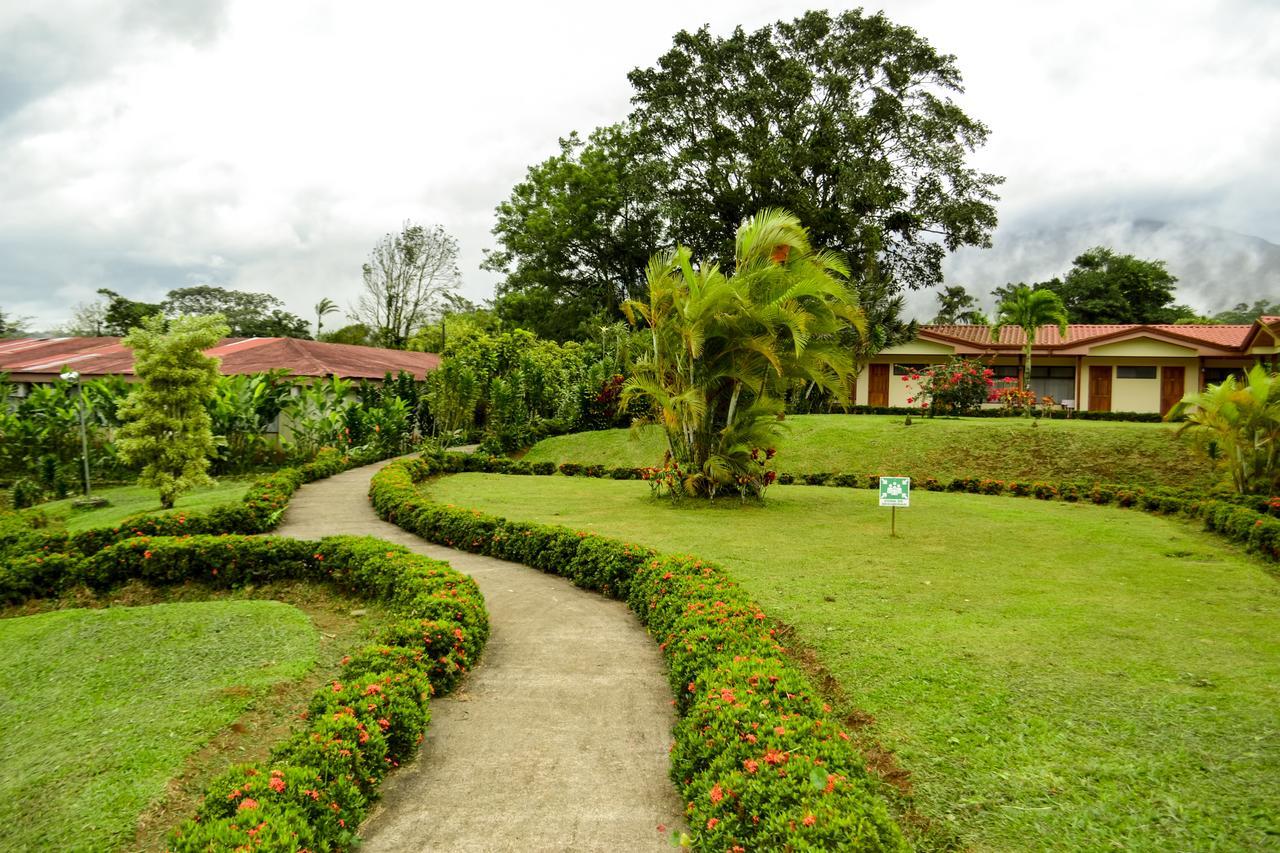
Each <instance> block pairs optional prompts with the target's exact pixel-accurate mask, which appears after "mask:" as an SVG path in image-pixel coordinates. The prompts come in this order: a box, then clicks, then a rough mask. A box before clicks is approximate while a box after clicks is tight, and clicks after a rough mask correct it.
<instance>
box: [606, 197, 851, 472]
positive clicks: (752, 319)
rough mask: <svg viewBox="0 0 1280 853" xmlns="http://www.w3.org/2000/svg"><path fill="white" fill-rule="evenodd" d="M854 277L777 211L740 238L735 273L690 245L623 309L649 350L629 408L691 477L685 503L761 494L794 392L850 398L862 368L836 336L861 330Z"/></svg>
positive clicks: (670, 256)
mask: <svg viewBox="0 0 1280 853" xmlns="http://www.w3.org/2000/svg"><path fill="white" fill-rule="evenodd" d="M848 275H849V271H848V268H847V267H846V266H845V264H844V262H843V261H842V260H840V259H839V258H838V257H836V256H835V255H833V254H831V253H828V252H823V251H815V250H814V249H813V248H812V247H811V246H810V245H809V237H808V233H807V232H806V230H805V229H804V227H803V226H802V225H801V224H800V221H799V220H798V219H797V218H796V217H795V216H793V215H792V214H790V213H786V212H784V211H780V210H766V211H763V212H761V213H759V214H757V215H756V216H753V217H751V218H750V219H748V220H747V221H746V222H745V223H743V225H742V226H741V227H740V228H739V229H738V233H737V242H736V247H735V254H734V271H733V273H732V274H731V275H726V274H725V273H723V272H721V270H720V268H719V267H718V266H717V265H715V264H712V263H704V264H701V265H698V266H695V265H694V261H693V257H692V254H691V253H690V251H689V250H688V249H687V248H684V247H678V248H676V249H675V250H674V251H671V252H667V253H664V254H661V255H655V256H654V257H653V258H652V259H651V260H650V262H649V265H648V267H647V268H646V272H645V278H646V281H647V285H648V300H647V301H643V302H641V301H629V302H627V303H626V304H625V305H624V306H623V310H624V312H625V313H626V315H627V319H628V320H629V321H630V322H631V323H632V324H633V325H636V326H642V327H643V328H644V330H645V332H646V334H647V337H648V340H649V341H650V342H651V345H650V348H649V350H648V351H647V352H646V353H645V354H644V355H643V356H641V357H640V358H638V359H637V361H636V363H635V365H634V368H633V372H632V375H631V378H630V379H628V380H627V382H626V384H625V385H624V386H623V394H622V401H623V405H628V404H629V403H631V402H632V401H642V402H643V403H644V404H646V405H647V406H648V407H650V408H651V412H652V419H653V420H654V421H655V422H657V423H658V424H660V425H661V426H662V428H663V431H664V433H665V435H666V438H667V452H668V453H669V454H670V457H671V459H672V461H673V462H674V463H675V465H676V466H677V467H678V469H679V470H680V471H681V472H683V474H684V476H685V482H684V484H683V488H682V489H681V493H682V494H689V495H696V496H700V497H714V496H715V494H716V493H717V492H718V491H720V490H726V491H736V492H739V493H741V494H744V495H755V494H756V492H755V491H754V489H755V484H756V483H757V482H758V479H757V478H756V477H755V476H754V474H755V472H754V470H753V468H754V460H753V459H752V456H751V454H752V451H755V450H758V449H761V448H767V447H770V446H772V444H773V441H772V437H773V433H774V431H775V430H776V429H777V418H776V416H777V415H778V414H779V413H781V412H782V409H783V403H782V400H783V395H784V394H785V393H786V390H787V388H788V387H789V386H790V385H791V384H792V383H793V382H795V381H798V380H804V381H808V382H811V383H813V384H814V385H816V386H817V387H819V388H821V389H823V390H824V391H827V392H830V393H832V394H834V395H836V396H837V397H840V398H842V399H847V398H848V395H849V388H850V387H851V380H852V377H853V376H854V365H853V359H852V355H851V353H850V352H849V350H848V348H847V347H845V346H843V345H842V343H841V341H840V333H841V332H842V331H844V330H846V329H849V328H855V329H863V328H865V324H864V317H863V314H862V312H861V311H860V310H859V308H858V305H857V299H856V296H855V295H854V293H853V291H852V290H851V289H850V287H849V286H848V284H847V279H848Z"/></svg>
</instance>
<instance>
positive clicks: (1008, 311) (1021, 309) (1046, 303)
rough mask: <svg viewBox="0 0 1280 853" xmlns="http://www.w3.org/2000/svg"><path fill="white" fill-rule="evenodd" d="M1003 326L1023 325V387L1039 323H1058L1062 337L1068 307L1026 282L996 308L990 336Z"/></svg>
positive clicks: (1048, 324)
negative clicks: (1030, 286) (1024, 340)
mask: <svg viewBox="0 0 1280 853" xmlns="http://www.w3.org/2000/svg"><path fill="white" fill-rule="evenodd" d="M1005 326H1015V327H1017V328H1019V329H1022V334H1023V335H1024V336H1025V338H1026V342H1025V343H1024V344H1023V345H1022V377H1021V381H1020V382H1019V383H1018V387H1019V388H1020V389H1021V390H1023V391H1026V390H1027V383H1028V381H1029V380H1030V378H1031V348H1032V346H1034V345H1035V342H1036V333H1037V332H1038V331H1039V330H1040V327H1041V326H1057V327H1058V333H1059V334H1060V335H1061V336H1062V337H1064V338H1065V337H1066V336H1067V309H1066V308H1065V307H1064V306H1063V304H1062V299H1061V298H1059V296H1058V294H1056V293H1054V292H1053V291H1052V290H1032V289H1031V288H1029V287H1027V286H1026V285H1025V284H1020V285H1018V286H1017V287H1015V288H1014V289H1013V290H1012V291H1011V292H1010V293H1009V296H1008V297H1007V298H1006V299H1005V300H1004V301H1003V302H1001V303H1000V305H999V306H997V308H996V320H995V322H994V323H992V324H991V340H993V341H995V340H999V338H1000V330H1001V329H1003V328H1004V327H1005ZM1026 414H1027V415H1030V414H1031V398H1030V397H1028V398H1027V411H1026Z"/></svg>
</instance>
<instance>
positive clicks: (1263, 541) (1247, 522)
mask: <svg viewBox="0 0 1280 853" xmlns="http://www.w3.org/2000/svg"><path fill="white" fill-rule="evenodd" d="M437 464H438V465H439V466H440V468H441V471H442V472H443V473H459V472H483V473H492V474H532V475H542V476H549V475H551V474H555V473H556V472H557V471H558V472H559V473H561V474H563V475H565V476H567V477H595V478H603V479H613V480H643V479H646V474H647V472H648V470H649V469H646V468H630V467H617V468H607V467H605V466H603V465H583V464H581V463H577V462H562V463H560V464H559V465H558V466H557V465H555V464H554V463H552V462H537V463H532V464H530V463H528V462H524V461H522V460H513V459H507V458H505V457H501V456H488V457H486V456H475V455H470V456H464V455H463V454H445V456H444V457H443V458H441V459H439V460H438V461H437ZM879 484H880V477H879V475H878V474H865V475H864V474H849V473H844V472H839V471H813V472H808V473H799V474H797V473H784V474H779V475H778V485H781V486H791V485H805V486H827V487H832V488H845V489H875V488H878V487H879ZM912 484H913V485H914V486H915V487H916V488H917V489H923V490H925V491H930V492H966V493H969V494H976V495H1005V496H1008V497H1031V498H1037V499H1039V500H1060V501H1065V502H1067V503H1092V504H1096V505H1098V506H1107V505H1111V506H1118V507H1122V508H1135V509H1140V510H1143V511H1144V512H1149V513H1153V514H1156V515H1180V516H1184V517H1186V518H1190V519H1199V520H1202V521H1203V522H1204V527H1205V530H1207V531H1210V532H1212V533H1216V534H1218V535H1219V536H1221V537H1223V538H1224V539H1228V540H1230V541H1232V542H1235V543H1237V544H1240V545H1243V546H1245V547H1246V548H1247V549H1248V550H1250V551H1252V552H1253V553H1256V554H1258V555H1260V556H1261V557H1262V558H1263V559H1265V560H1267V561H1269V562H1273V563H1276V562H1280V497H1263V496H1260V495H1212V494H1203V493H1196V492H1190V491H1184V490H1179V489H1168V488H1146V487H1143V486H1127V485H1122V484H1115V483H1090V482H1056V483H1054V482H1042V481H1030V480H1025V481H1021V480H995V479H991V478H986V477H955V478H952V479H951V480H946V481H943V480H939V479H938V478H936V477H924V478H918V479H913V481H912Z"/></svg>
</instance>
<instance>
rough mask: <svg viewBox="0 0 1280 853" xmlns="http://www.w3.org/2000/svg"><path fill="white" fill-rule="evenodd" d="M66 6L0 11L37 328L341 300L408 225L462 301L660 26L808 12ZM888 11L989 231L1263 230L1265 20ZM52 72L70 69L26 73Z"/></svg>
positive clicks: (19, 280) (750, 23)
mask: <svg viewBox="0 0 1280 853" xmlns="http://www.w3.org/2000/svg"><path fill="white" fill-rule="evenodd" d="M89 5H90V4H81V3H64V4H62V5H61V6H59V7H57V8H55V9H52V10H50V11H48V12H46V13H44V17H43V18H42V19H40V20H37V21H34V22H33V21H32V19H29V18H26V19H22V20H19V19H17V18H16V17H14V16H13V15H5V14H4V13H0V49H3V48H5V47H11V48H13V50H14V53H13V55H14V56H19V55H20V56H21V57H22V58H23V61H22V62H20V63H15V64H14V68H16V69H17V70H16V71H15V72H13V73H11V74H10V76H9V77H8V78H6V77H3V76H0V306H3V307H4V308H5V309H6V310H10V311H14V310H16V311H17V312H19V313H25V314H33V315H36V316H37V317H38V318H39V319H40V320H41V321H43V322H46V323H54V322H57V321H58V320H60V319H62V318H63V317H65V316H66V314H67V313H68V309H69V306H70V305H71V304H73V303H74V302H76V301H79V300H82V299H87V298H89V297H91V296H92V292H93V290H94V289H95V288H97V287H100V286H109V287H113V288H115V289H117V290H120V291H121V292H124V293H127V294H128V295H131V296H133V297H135V298H140V299H155V298H158V297H159V296H160V295H162V294H163V293H164V291H166V290H168V289H170V288H171V287H175V286H180V285H182V284H185V283H188V282H189V281H193V280H212V281H215V282H217V283H220V284H224V285H227V286H232V287H238V288H244V289H262V290H269V291H271V292H273V293H275V294H277V295H279V296H281V297H282V298H284V299H285V300H286V301H287V302H288V304H289V306H290V308H291V310H294V311H295V312H297V313H299V314H302V315H303V316H306V315H307V314H308V306H310V305H311V304H313V303H314V302H315V301H316V300H317V299H319V298H320V297H321V296H330V297H332V298H334V299H336V300H337V301H338V302H339V303H340V304H344V305H345V304H346V303H348V302H349V301H351V300H352V299H353V297H354V296H355V293H356V290H357V288H358V284H359V268H360V263H361V262H362V260H363V259H364V257H365V254H366V253H367V251H368V249H369V248H370V247H371V246H372V244H373V242H374V241H375V240H376V239H377V238H378V237H379V236H381V235H382V234H383V233H385V232H386V231H389V230H394V229H396V228H397V227H398V226H399V224H400V222H401V221H403V220H404V219H406V218H412V219H414V220H416V221H419V222H424V223H433V222H439V223H441V224H443V225H445V226H446V227H447V228H448V229H449V230H450V231H452V232H453V233H454V234H455V235H456V236H457V237H458V238H459V241H460V243H461V245H462V252H463V258H462V261H463V273H464V277H465V280H466V290H467V292H468V295H470V296H472V297H473V298H482V297H485V296H487V295H489V293H490V292H491V288H492V284H493V278H492V276H490V275H489V274H487V273H483V272H481V271H480V270H479V269H478V264H479V262H480V259H481V251H482V249H484V248H486V247H488V246H490V245H491V238H490V236H489V233H488V231H489V228H490V226H491V223H492V211H493V208H494V206H495V205H496V204H497V203H498V202H499V201H501V200H502V199H503V198H504V197H505V196H506V195H507V193H508V192H509V190H510V188H511V186H512V184H513V183H514V182H515V181H517V180H519V179H520V178H521V177H522V175H523V173H524V170H525V169H526V167H527V166H528V165H530V164H532V163H534V162H536V161H538V160H540V159H541V158H543V157H545V156H547V155H549V154H550V153H552V152H553V151H554V150H555V145H556V138H557V137H558V136H562V135H565V134H567V133H568V132H569V131H571V130H575V129H577V130H580V131H587V130H590V129H591V128H592V127H595V126H597V125H600V124H605V123H609V122H612V121H615V120H617V119H618V118H621V117H622V116H623V115H625V113H626V112H627V111H628V109H629V105H628V101H629V97H630V87H629V84H628V83H627V81H626V76H625V75H626V72H627V71H628V70H630V69H631V68H633V67H635V66H637V65H648V64H651V63H652V62H653V61H654V60H655V59H656V58H657V57H658V56H659V55H660V54H661V53H662V52H663V51H665V49H666V48H667V47H668V46H669V44H670V39H671V36H672V34H673V33H674V32H675V30H677V29H679V28H681V27H688V28H694V27H697V26H699V25H701V24H702V23H704V22H710V23H711V24H712V26H713V27H714V28H716V29H717V30H720V31H724V30H727V29H728V28H729V27H731V26H732V25H733V24H736V23H742V24H743V25H745V26H747V27H756V26H760V25H762V24H764V23H766V22H768V21H771V20H775V19H778V18H783V17H791V16H794V15H796V14H799V13H800V12H802V11H803V10H804V8H805V7H806V6H807V5H808V4H806V3H795V2H790V3H783V2H774V3H769V2H757V3H747V4H744V3H730V2H727V0H723V2H714V3H702V4H697V3H677V2H670V0H664V2H657V3H648V4H640V5H635V4H632V5H628V6H619V7H614V6H613V5H611V4H602V3H598V2H595V3H593V2H573V3H544V4H516V3H510V4H506V3H500V4H495V3H488V4H485V3H473V4H419V3H407V2H406V3H388V2H374V3H354V2H351V3H331V4H315V3H310V2H300V1H299V2H273V3H260V2H235V3H232V4H231V5H230V6H229V7H228V8H226V9H225V10H223V9H221V8H220V7H217V6H211V5H210V6H206V5H205V4H203V3H192V4H189V5H175V4H172V3H168V2H163V0H149V2H145V3H142V2H135V3H132V4H125V5H123V6H121V5H120V4H117V9H118V11H117V12H116V13H115V14H114V15H113V16H111V17H109V18H107V19H105V20H104V19H100V17H99V16H97V15H95V14H93V13H91V12H90V11H88V6H89ZM92 5H94V6H95V7H96V6H97V4H92ZM210 10H211V11H210ZM887 13H888V14H889V16H890V17H891V18H893V19H894V20H897V21H899V22H901V23H906V24H909V25H912V26H914V27H916V28H917V29H918V30H919V31H920V32H921V33H922V34H923V35H925V36H926V37H927V38H928V39H929V40H930V41H931V43H933V44H934V45H935V46H936V47H938V48H939V49H941V50H944V51H947V52H951V53H954V54H956V55H957V56H958V59H959V64H960V67H961V69H962V71H963V72H964V75H965V79H966V84H967V88H968V92H967V94H965V95H964V96H962V98H961V103H962V104H963V106H964V107H965V109H966V110H967V111H968V112H969V113H970V114H971V115H973V116H975V117H977V118H979V119H981V120H983V121H985V122H986V123H988V124H989V125H990V126H991V128H992V139H991V143H990V144H989V145H988V146H987V148H986V149H984V150H983V151H982V152H981V153H980V154H979V155H978V158H977V160H978V162H979V163H980V165H982V166H983V167H984V168H987V169H989V170H991V171H995V172H998V173H1001V174H1004V175H1007V176H1008V179H1009V180H1008V182H1007V183H1006V185H1005V187H1004V188H1003V195H1004V201H1003V202H1002V203H1001V206H1000V210H1001V215H1002V218H1003V220H1004V221H1005V222H1006V223H1008V226H1009V227H1010V228H1016V227H1020V226H1026V225H1028V224H1039V223H1043V222H1047V221H1050V220H1052V219H1054V218H1055V217H1057V218H1060V219H1065V220H1071V219H1072V218H1078V217H1080V216H1084V215H1086V214H1088V215H1099V214H1101V213H1105V214H1106V215H1113V216H1114V215H1134V216H1154V217H1161V216H1165V215H1176V216H1177V217H1179V218H1182V219H1186V220H1188V221H1202V222H1207V223H1209V224H1215V225H1220V226H1222V227H1226V228H1232V229H1235V230H1239V231H1245V232H1250V233H1256V234H1259V235H1260V236H1263V237H1269V238H1271V239H1280V221H1277V219H1276V218H1275V217H1276V214H1275V213H1274V212H1271V211H1273V208H1274V205H1273V203H1272V201H1271V199H1273V198H1274V196H1275V191H1276V190H1277V189H1280V187H1278V186H1277V179H1276V178H1275V177H1274V174H1273V173H1274V170H1273V169H1272V168H1271V164H1270V163H1268V162H1267V157H1268V156H1270V152H1272V151H1274V150H1275V148H1276V146H1275V144H1274V143H1275V142H1276V141H1277V138H1276V135H1275V134H1276V132H1275V131H1274V130H1273V128H1275V127H1277V126H1278V122H1277V119H1280V88H1277V87H1278V86H1280V82H1277V81H1280V74H1277V73H1276V71H1277V68H1276V63H1277V60H1276V57H1277V56H1280V41H1278V39H1280V36H1277V33H1280V14H1278V13H1277V11H1276V7H1274V6H1273V5H1270V4H1267V3H1245V2H1219V3H1194V2H1183V3H1174V4H1169V3H1160V2H1143V3H1127V4H1117V3H1103V2H1096V0H1090V2H1071V3H1066V2H1064V3H1055V4H1043V3H1035V4H1030V3H1017V2H997V3H986V4H976V5H975V4H957V3H948V2H945V0H927V1H926V0H921V2H903V3H891V4H889V6H888V8H887ZM63 55H76V56H78V57H80V58H79V59H77V60H76V61H75V62H66V63H63V65H62V66H60V65H58V64H57V63H55V62H51V61H50V60H49V57H58V56H63ZM64 66H65V67H64ZM6 99H8V100H6ZM6 103H8V104H10V105H12V108H11V109H8V110H6V107H5V104H6ZM1267 143H1272V144H1271V145H1270V146H1269V147H1268V146H1267ZM1171 211H1172V214H1170V212H1171ZM1267 217H1271V218H1269V219H1268V218H1267Z"/></svg>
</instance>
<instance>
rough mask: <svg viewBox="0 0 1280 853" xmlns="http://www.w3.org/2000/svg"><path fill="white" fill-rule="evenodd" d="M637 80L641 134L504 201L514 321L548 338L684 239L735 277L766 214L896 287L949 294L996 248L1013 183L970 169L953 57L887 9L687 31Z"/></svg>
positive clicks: (508, 301) (608, 132)
mask: <svg viewBox="0 0 1280 853" xmlns="http://www.w3.org/2000/svg"><path fill="white" fill-rule="evenodd" d="M629 79H630V81H631V84H632V86H633V88H634V90H635V92H634V96H633V98H632V103H633V105H634V111H633V112H632V114H631V115H630V116H629V117H628V119H627V120H626V122H624V123H622V124H620V125H616V126H614V127H611V128H606V129H604V130H602V131H597V132H596V133H595V134H592V136H591V137H590V138H589V140H588V141H587V142H586V143H585V144H584V143H581V142H580V141H578V139H577V137H574V136H570V137H569V138H568V139H567V140H565V141H564V142H563V143H562V149H561V152H560V154H558V155H556V156H555V157H552V158H550V159H549V160H547V161H545V162H543V163H541V164H539V165H537V166H534V167H533V168H531V169H530V170H529V174H528V175H527V176H526V179H525V181H524V182H522V183H521V184H519V185H517V187H516V188H515V189H514V190H513V192H512V197H511V198H510V199H509V200H508V201H507V202H505V203H504V204H503V205H501V206H500V207H499V209H498V224H497V225H496V226H495V228H494V235H495V237H497V239H498V242H499V243H500V244H501V249H500V250H498V251H496V252H494V253H493V254H492V255H491V256H490V267H489V268H491V269H495V270H497V271H500V272H504V273H506V275H507V279H506V280H505V281H504V282H503V284H502V285H501V286H500V288H499V292H500V299H499V302H498V311H499V314H500V315H502V316H503V317H504V319H508V320H511V321H514V322H519V323H521V324H525V323H528V324H529V327H530V328H533V329H535V330H537V331H539V332H540V333H545V332H546V331H547V330H548V328H547V327H548V324H550V323H553V322H555V323H561V324H562V326H564V325H569V326H580V325H581V324H582V323H583V322H585V321H586V320H587V318H591V317H593V316H596V315H600V314H604V315H608V314H609V312H611V311H612V310H613V308H614V306H615V305H617V304H618V302H619V300H620V299H622V298H623V297H625V296H626V295H628V294H630V293H633V292H634V290H635V288H636V287H638V286H639V285H640V283H641V281H642V279H641V271H642V270H643V268H644V267H643V262H642V260H641V259H642V257H643V254H644V253H647V252H648V251H649V249H650V248H652V247H654V246H663V245H666V246H670V245H671V243H672V240H671V239H670V235H674V234H678V235H679V238H680V242H681V243H682V244H683V245H685V246H687V247H688V248H689V249H690V251H691V252H692V254H693V255H694V256H695V257H700V258H704V259H706V260H707V261H708V262H711V261H714V262H718V263H720V264H721V265H722V266H723V267H724V268H725V269H731V268H732V266H733V264H734V247H735V233H736V230H737V228H738V226H739V225H740V224H741V223H742V222H743V221H745V220H746V219H747V218H748V217H749V216H751V215H753V214H754V213H755V212H756V211H758V210H761V209H764V208H769V207H779V208H786V209H789V210H791V211H793V212H794V214H795V215H796V216H797V217H798V219H799V221H800V222H801V223H802V224H803V225H804V226H805V227H806V228H807V229H808V232H809V235H810V237H809V239H810V241H811V243H812V245H813V246H814V247H815V248H816V249H818V250H830V251H836V252H840V253H842V254H844V255H845V256H846V258H847V262H848V264H849V266H850V268H851V269H854V270H859V271H861V270H863V269H866V268H867V267H868V266H869V264H870V263H871V262H874V263H875V265H876V266H878V268H879V270H880V274H881V275H882V276H883V278H884V281H885V282H886V283H887V286H888V287H889V288H890V289H892V290H900V289H903V288H919V287H926V286H930V285H934V284H937V283H938V282H939V281H941V277H942V273H941V262H942V258H943V257H944V256H945V254H946V252H947V251H948V250H952V249H956V248H958V247H960V246H965V245H976V246H985V245H989V235H990V233H991V230H992V229H993V228H994V227H995V223H996V214H995V208H994V206H993V203H994V201H995V200H996V195H995V188H996V186H997V185H998V184H999V183H1000V182H1001V180H1002V179H1001V178H999V177H997V176H995V175H991V174H988V173H985V172H981V171H979V170H977V169H975V168H973V167H972V166H971V165H970V164H969V162H968V158H969V155H970V154H971V153H972V152H973V151H974V150H975V149H976V148H978V147H979V146H981V145H982V144H983V143H984V142H985V140H986V138H987V129H986V127H984V126H983V125H982V124H981V123H980V122H978V121H976V120H974V119H972V118H970V117H969V116H967V115H966V114H965V113H964V112H963V111H962V110H961V109H960V107H959V106H958V105H957V104H956V103H955V102H954V101H953V100H952V95H954V94H957V93H959V92H961V91H963V88H962V83H961V77H960V72H959V70H958V67H957V65H956V61H955V58H954V57H952V56H949V55H946V54H941V53H939V52H938V51H936V50H935V49H934V48H933V47H932V46H930V45H929V44H928V42H926V41H925V40H924V39H923V38H921V37H920V36H919V35H918V34H917V33H916V32H915V31H914V30H911V29H910V28H907V27H902V26H898V25H896V24H893V23H892V22H891V21H889V20H888V19H887V18H886V17H885V16H883V15H881V14H876V15H866V14H864V13H863V12H861V11H858V10H854V11H849V12H842V13H839V14H837V15H832V14H830V13H827V12H809V13H806V14H805V15H803V16H801V17H800V18H797V19H795V20H793V21H789V22H788V21H780V22H777V23H775V24H772V25H770V26H766V27H763V28H761V29H759V30H756V31H754V32H750V33H748V32H746V31H745V30H743V29H742V28H740V27H739V28H737V29H736V30H734V31H733V32H732V33H731V34H729V35H728V36H727V37H723V38H722V37H719V36H716V35H713V34H712V33H711V31H710V30H709V29H708V28H706V27H704V28H702V29H700V30H697V31H696V32H689V31H681V32H680V33H678V34H677V35H676V36H675V39H674V42H673V45H672V49H671V50H670V51H669V52H668V53H666V54H664V55H663V56H662V57H660V58H659V60H658V62H657V64H656V65H655V66H653V67H651V68H644V69H640V68H638V69H636V70H634V71H632V72H631V74H630V75H629ZM561 310H567V311H568V314H569V315H570V316H571V317H572V318H573V322H571V323H569V324H565V323H564V322H563V320H562V315H560V314H559V313H558V312H559V311H561ZM552 333H553V334H556V336H560V337H563V336H564V335H565V334H567V333H568V332H567V331H566V329H564V328H560V329H557V330H555V331H553V332H552Z"/></svg>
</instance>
